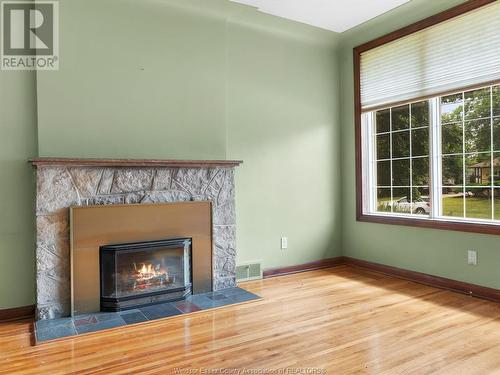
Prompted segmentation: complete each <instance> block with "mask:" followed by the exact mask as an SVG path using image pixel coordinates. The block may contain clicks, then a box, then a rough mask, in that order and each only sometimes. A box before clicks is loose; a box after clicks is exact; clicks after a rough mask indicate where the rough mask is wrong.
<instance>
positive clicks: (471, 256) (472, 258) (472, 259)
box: [467, 250, 477, 266]
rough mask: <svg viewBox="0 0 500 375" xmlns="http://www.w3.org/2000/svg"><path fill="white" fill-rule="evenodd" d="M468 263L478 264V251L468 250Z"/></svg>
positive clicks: (471, 264)
mask: <svg viewBox="0 0 500 375" xmlns="http://www.w3.org/2000/svg"><path fill="white" fill-rule="evenodd" d="M467 264H468V265H469V266H477V251H476V250H468V251H467Z"/></svg>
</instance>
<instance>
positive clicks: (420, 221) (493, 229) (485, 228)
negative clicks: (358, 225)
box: [356, 214, 500, 234]
mask: <svg viewBox="0 0 500 375" xmlns="http://www.w3.org/2000/svg"><path fill="white" fill-rule="evenodd" d="M356 220H357V221H359V222H366V223H377V224H389V225H404V226H408V227H417V228H431V229H442V230H452V231H458V232H471V233H484V234H500V225H498V224H493V223H491V224H490V223H477V222H476V223H474V222H464V221H458V220H457V221H453V220H448V219H446V220H444V219H429V218H426V217H420V218H416V217H415V218H413V217H405V216H389V215H377V214H359V215H357V218H356Z"/></svg>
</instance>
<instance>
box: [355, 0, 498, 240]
mask: <svg viewBox="0 0 500 375" xmlns="http://www.w3.org/2000/svg"><path fill="white" fill-rule="evenodd" d="M495 1H496V0H470V1H467V2H466V3H463V4H460V5H457V6H455V7H453V8H450V9H447V10H445V11H443V12H441V13H438V14H435V15H433V16H431V17H428V18H425V19H423V20H420V21H418V22H415V23H413V24H411V25H409V26H406V27H403V28H401V29H399V30H396V31H393V32H391V33H389V34H386V35H384V36H381V37H379V38H376V39H374V40H371V41H369V42H367V43H364V44H362V45H360V46H357V47H355V48H354V49H353V54H354V56H353V57H354V126H355V157H356V220H357V221H360V222H370V223H379V224H391V225H405V226H412V227H419V228H432V229H443V230H454V231H460V232H474V233H486V234H500V225H497V224H479V223H467V222H458V221H452V220H436V219H415V218H411V217H397V216H387V215H376V214H364V213H363V171H362V167H363V165H362V164H363V163H362V154H361V153H362V140H361V113H362V111H361V54H362V53H363V52H366V51H368V50H371V49H373V48H376V47H379V46H382V45H384V44H387V43H390V42H392V41H394V40H397V39H400V38H403V37H405V36H408V35H410V34H413V33H415V32H418V31H420V30H423V29H426V28H428V27H431V26H434V25H437V24H439V23H441V22H444V21H447V20H449V19H451V18H454V17H457V16H460V15H462V14H464V13H467V12H470V11H472V10H474V9H477V8H480V7H482V6H485V5H487V4H490V3H493V2H495Z"/></svg>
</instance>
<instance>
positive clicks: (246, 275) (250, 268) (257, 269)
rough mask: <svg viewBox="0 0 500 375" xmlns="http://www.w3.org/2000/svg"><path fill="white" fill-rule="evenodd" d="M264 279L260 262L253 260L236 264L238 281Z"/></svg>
mask: <svg viewBox="0 0 500 375" xmlns="http://www.w3.org/2000/svg"><path fill="white" fill-rule="evenodd" d="M258 279H262V267H261V263H260V262H251V263H245V264H240V265H239V266H236V281H249V280H258Z"/></svg>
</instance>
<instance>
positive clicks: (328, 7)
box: [231, 0, 410, 33]
mask: <svg viewBox="0 0 500 375" xmlns="http://www.w3.org/2000/svg"><path fill="white" fill-rule="evenodd" d="M231 1H234V2H236V3H241V4H246V5H251V6H254V7H256V8H257V9H258V10H260V11H261V12H264V13H268V14H272V15H274V16H278V17H283V18H288V19H290V20H294V21H298V22H302V23H306V24H308V25H312V26H316V27H320V28H322V29H327V30H331V31H335V32H338V33H341V32H343V31H346V30H348V29H350V28H352V27H354V26H357V25H359V24H361V23H363V22H365V21H368V20H369V19H372V18H375V17H377V16H379V15H381V14H382V13H385V12H387V11H389V10H391V9H394V8H396V7H398V6H400V5H402V4H404V3H407V2H409V1H410V0H231Z"/></svg>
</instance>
